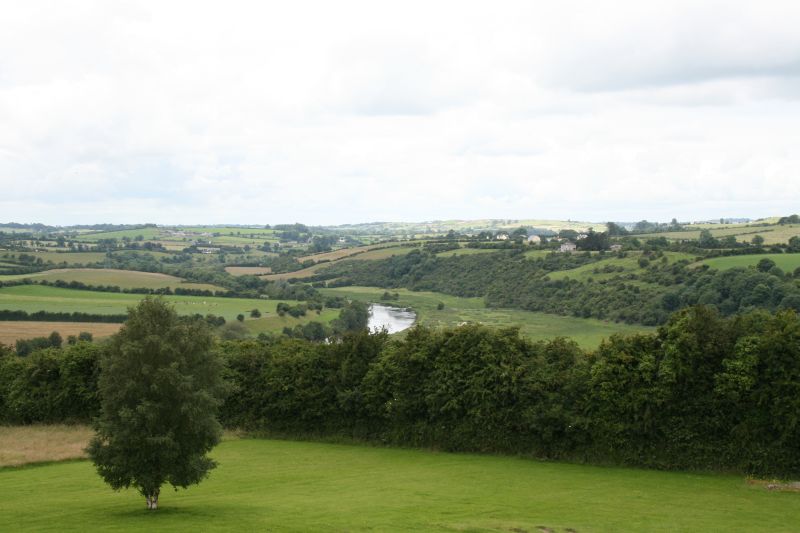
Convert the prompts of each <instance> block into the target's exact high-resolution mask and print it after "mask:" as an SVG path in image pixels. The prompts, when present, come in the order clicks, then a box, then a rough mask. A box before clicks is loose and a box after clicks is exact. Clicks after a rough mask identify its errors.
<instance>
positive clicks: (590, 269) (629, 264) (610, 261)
mask: <svg viewBox="0 0 800 533" xmlns="http://www.w3.org/2000/svg"><path fill="white" fill-rule="evenodd" d="M641 255H642V254H641V253H640V252H628V254H627V256H626V257H616V256H613V255H611V256H608V258H607V259H603V260H601V261H597V262H595V263H589V264H586V265H583V266H579V267H578V268H572V269H570V270H557V271H555V272H551V273H549V274H548V275H547V277H549V278H550V279H551V280H557V279H564V278H570V279H575V280H578V281H587V280H588V279H589V278H593V279H595V280H600V279H604V278H613V277H615V276H619V275H621V274H629V273H632V272H633V273H635V272H637V271H641V269H642V268H641V267H640V266H639V258H640V257H641ZM664 257H666V258H667V261H668V262H669V263H675V262H677V261H681V260H687V261H694V260H695V256H693V255H691V254H684V253H680V252H664ZM659 260H660V259H653V260H652V261H655V262H657V261H659ZM607 266H611V267H615V268H616V269H617V271H615V272H603V271H602V270H603V268H605V267H607ZM620 268H622V270H621V271H620V270H619V269H620ZM595 270H598V272H595Z"/></svg>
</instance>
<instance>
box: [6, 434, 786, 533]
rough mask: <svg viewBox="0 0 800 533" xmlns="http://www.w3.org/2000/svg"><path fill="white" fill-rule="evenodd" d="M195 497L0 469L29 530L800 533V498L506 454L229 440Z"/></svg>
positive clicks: (74, 466)
mask: <svg viewBox="0 0 800 533" xmlns="http://www.w3.org/2000/svg"><path fill="white" fill-rule="evenodd" d="M212 456H213V457H214V458H215V459H216V460H217V461H218V462H219V466H218V468H217V469H216V470H213V471H212V472H211V476H210V477H209V478H208V479H207V480H206V481H204V482H202V483H201V484H200V485H198V486H193V487H191V488H189V489H188V490H181V491H178V492H173V491H171V490H169V489H168V487H165V488H164V490H163V492H162V495H161V499H160V502H159V503H160V508H159V510H158V511H156V512H148V511H146V510H145V505H144V501H143V498H142V497H141V496H139V495H138V494H137V493H136V492H135V491H132V490H128V491H122V492H114V491H112V490H111V489H109V488H108V487H107V486H106V485H104V484H103V483H102V482H101V480H100V478H99V477H98V476H97V474H96V473H95V472H94V469H93V467H92V465H91V463H89V462H88V461H70V462H63V463H49V464H43V465H38V466H27V467H21V468H4V469H0V517H2V524H4V527H8V530H9V531H11V530H13V531H15V532H25V531H58V532H61V531H87V530H92V531H288V532H308V531H443V532H446V531H450V532H454V531H461V532H474V533H478V532H517V533H522V532H529V533H540V532H544V531H552V532H559V533H560V532H577V533H587V532H607V531H620V532H628V531H652V532H656V531H664V532H667V531H704V532H716V531H718V532H730V531H749V532H759V531H769V532H771V533H778V532H791V531H797V524H800V494H798V493H787V492H770V491H767V490H765V489H764V488H763V487H759V486H756V485H749V484H748V483H746V481H745V480H744V479H743V478H742V477H738V476H728V475H713V474H693V473H683V472H658V471H647V470H637V469H630V468H611V467H597V466H584V465H575V464H565V463H554V462H540V461H536V460H531V459H524V458H516V457H498V456H482V455H472V454H451V453H440V452H434V451H425V450H407V449H390V448H375V447H363V446H353V445H342V444H323V443H311V442H291V441H278V440H262V439H241V440H230V441H226V442H223V443H222V444H220V445H219V446H218V447H217V448H216V449H215V450H214V451H213V452H212Z"/></svg>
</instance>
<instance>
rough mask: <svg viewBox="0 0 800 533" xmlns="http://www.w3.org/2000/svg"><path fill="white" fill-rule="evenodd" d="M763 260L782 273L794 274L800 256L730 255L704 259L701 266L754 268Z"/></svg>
mask: <svg viewBox="0 0 800 533" xmlns="http://www.w3.org/2000/svg"><path fill="white" fill-rule="evenodd" d="M764 258H767V259H772V260H773V261H775V264H776V265H777V266H778V268H780V269H781V270H783V271H784V272H794V270H795V269H796V268H798V267H800V254H763V255H732V256H729V257H714V258H711V259H706V260H705V261H703V262H702V263H701V264H705V265H708V266H710V267H711V268H716V269H717V270H728V269H729V268H737V267H740V268H747V267H750V266H756V264H758V262H759V261H761V260H762V259H764Z"/></svg>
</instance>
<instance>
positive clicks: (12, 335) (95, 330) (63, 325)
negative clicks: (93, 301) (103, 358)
mask: <svg viewBox="0 0 800 533" xmlns="http://www.w3.org/2000/svg"><path fill="white" fill-rule="evenodd" d="M120 326H121V324H106V323H102V322H36V321H15V320H11V321H0V344H7V345H9V346H11V345H13V344H14V343H15V342H16V341H17V339H31V338H33V337H47V336H48V335H50V334H51V333H52V332H54V331H57V332H58V333H59V334H60V335H61V337H62V338H63V339H66V338H67V336H68V335H78V334H79V333H81V332H83V331H88V332H89V333H91V334H92V335H93V336H94V338H95V339H101V338H103V337H109V336H111V335H113V334H114V333H116V332H117V330H119V328H120Z"/></svg>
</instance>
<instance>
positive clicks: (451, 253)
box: [436, 248, 499, 257]
mask: <svg viewBox="0 0 800 533" xmlns="http://www.w3.org/2000/svg"><path fill="white" fill-rule="evenodd" d="M498 251H499V250H492V249H491V248H459V249H457V250H447V251H446V252H439V253H437V254H436V255H437V257H452V256H454V255H475V254H487V253H492V252H498Z"/></svg>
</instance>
